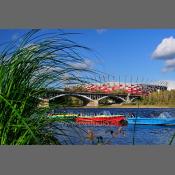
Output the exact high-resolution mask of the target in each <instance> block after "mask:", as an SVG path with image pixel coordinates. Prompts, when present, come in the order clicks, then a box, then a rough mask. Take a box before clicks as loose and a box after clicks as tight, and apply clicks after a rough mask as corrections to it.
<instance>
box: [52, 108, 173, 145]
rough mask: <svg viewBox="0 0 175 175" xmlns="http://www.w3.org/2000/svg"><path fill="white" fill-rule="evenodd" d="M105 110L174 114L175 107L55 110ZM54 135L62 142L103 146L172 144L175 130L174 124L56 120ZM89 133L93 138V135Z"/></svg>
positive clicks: (138, 113)
mask: <svg viewBox="0 0 175 175" xmlns="http://www.w3.org/2000/svg"><path fill="white" fill-rule="evenodd" d="M104 110H106V111H110V112H111V113H112V114H128V113H134V114H135V115H136V116H144V117H150V116H153V115H155V116H158V115H159V114H160V113H161V112H169V113H170V114H171V116H172V117H175V108H140V109H139V108H87V109H85V108H67V109H66V110H65V109H56V110H55V112H56V113H57V112H61V111H66V112H69V113H86V114H92V113H96V114H97V113H101V112H103V111H104ZM55 126H56V128H57V129H54V132H55V136H56V137H57V139H58V140H59V141H60V142H61V143H62V144H75V145H83V144H94V145H97V144H102V145H164V144H166V145H167V144H169V143H170V140H171V139H172V137H173V135H174V133H175V126H156V125H135V126H134V125H127V126H122V127H121V126H114V125H97V124H77V123H74V122H72V123H59V122H57V123H55ZM89 133H90V134H91V135H92V134H93V136H94V137H90V136H89ZM172 144H173V145H174V144H175V139H174V140H173V141H172Z"/></svg>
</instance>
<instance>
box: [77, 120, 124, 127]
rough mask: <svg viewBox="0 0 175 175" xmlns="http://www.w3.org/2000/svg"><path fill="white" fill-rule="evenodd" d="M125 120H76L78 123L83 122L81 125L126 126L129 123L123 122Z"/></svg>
mask: <svg viewBox="0 0 175 175" xmlns="http://www.w3.org/2000/svg"><path fill="white" fill-rule="evenodd" d="M123 121H124V120H122V121H121V122H120V121H119V122H118V121H117V122H116V121H100V122H99V121H98V122H96V121H76V123H77V124H81V125H95V126H124V125H126V124H127V121H126V120H125V121H126V122H125V123H123Z"/></svg>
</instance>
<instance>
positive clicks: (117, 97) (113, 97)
mask: <svg viewBox="0 0 175 175" xmlns="http://www.w3.org/2000/svg"><path fill="white" fill-rule="evenodd" d="M106 98H109V99H110V98H111V99H114V100H115V102H116V101H117V100H118V103H119V104H120V103H123V102H125V99H124V98H122V97H119V96H110V95H107V96H104V97H101V98H99V99H98V102H100V101H101V100H103V99H106Z"/></svg>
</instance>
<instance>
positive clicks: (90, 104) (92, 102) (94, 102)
mask: <svg viewBox="0 0 175 175" xmlns="http://www.w3.org/2000/svg"><path fill="white" fill-rule="evenodd" d="M86 106H89V107H90V106H91V107H93V106H98V100H93V101H90V102H89V103H88V104H87V105H86Z"/></svg>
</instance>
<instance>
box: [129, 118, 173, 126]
mask: <svg viewBox="0 0 175 175" xmlns="http://www.w3.org/2000/svg"><path fill="white" fill-rule="evenodd" d="M127 121H128V124H137V125H175V119H174V118H146V117H145V118H144V117H143V118H142V117H137V118H127Z"/></svg>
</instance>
